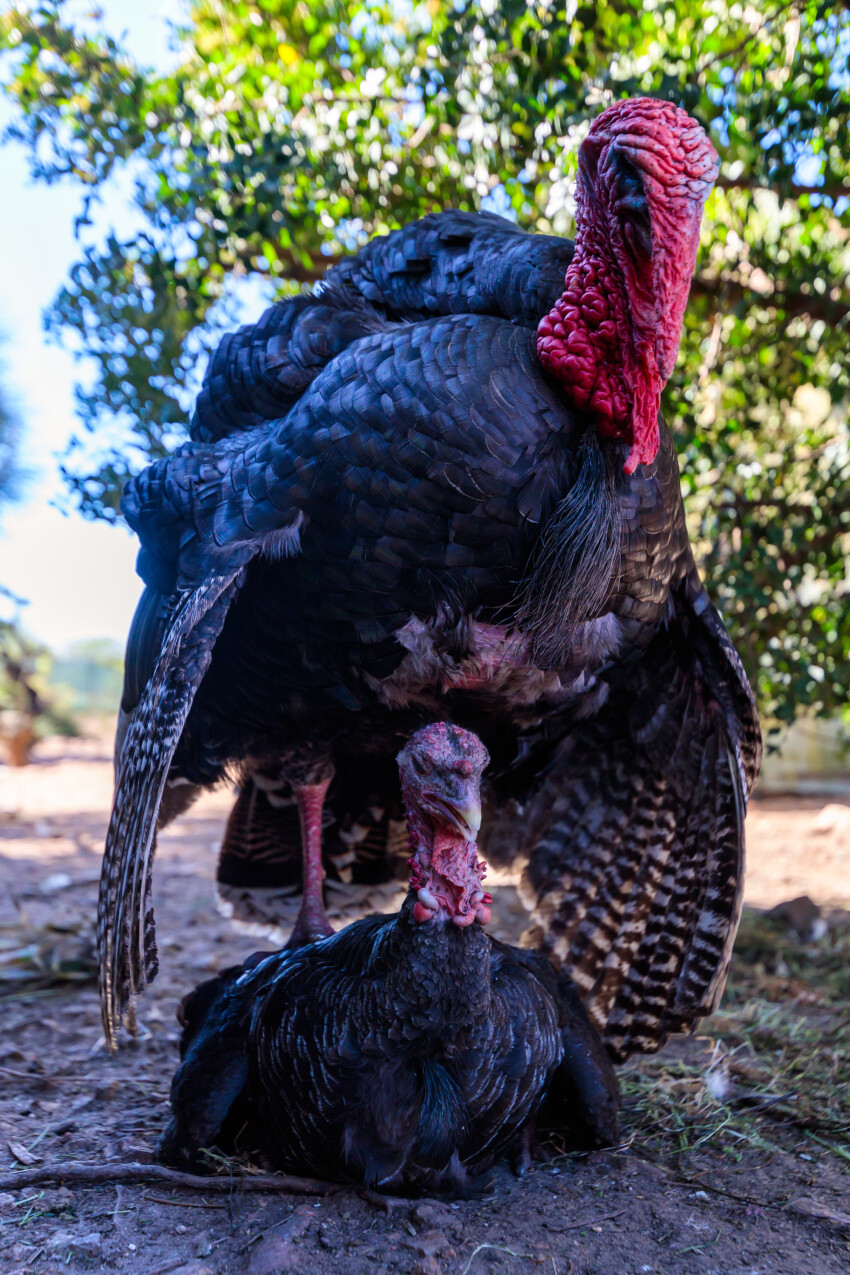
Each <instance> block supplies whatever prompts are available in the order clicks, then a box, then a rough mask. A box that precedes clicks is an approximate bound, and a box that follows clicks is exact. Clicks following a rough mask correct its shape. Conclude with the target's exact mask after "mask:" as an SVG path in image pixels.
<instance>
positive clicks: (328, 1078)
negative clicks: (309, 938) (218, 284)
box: [160, 723, 617, 1192]
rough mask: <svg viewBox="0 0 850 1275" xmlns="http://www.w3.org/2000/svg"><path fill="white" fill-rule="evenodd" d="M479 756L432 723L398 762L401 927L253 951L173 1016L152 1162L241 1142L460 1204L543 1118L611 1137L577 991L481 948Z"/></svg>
mask: <svg viewBox="0 0 850 1275" xmlns="http://www.w3.org/2000/svg"><path fill="white" fill-rule="evenodd" d="M487 761H488V757H487V753H486V750H485V749H484V747H483V746H482V744H481V741H480V740H479V739H478V738H477V737H476V736H475V735H473V734H471V733H469V732H468V731H464V730H460V729H458V728H457V727H454V726H450V725H447V724H446V723H440V724H439V725H435V726H429V727H425V728H424V729H423V730H421V731H419V732H418V733H417V734H416V735H415V736H414V737H413V739H412V740H411V741H410V742H409V744H408V745H407V746H406V747H405V748H404V749H403V751H402V752H401V754H400V756H399V767H400V771H401V784H402V790H403V794H404V802H405V805H406V808H407V814H408V827H409V833H410V852H411V858H410V888H409V890H408V894H407V897H406V899H405V902H404V905H403V907H402V909H401V911H400V912H399V913H398V914H397V915H396V916H376V917H369V918H366V919H364V920H362V921H358V922H355V924H353V925H350V926H349V927H348V928H347V929H344V930H342V931H341V932H340V933H338V934H335V935H334V936H333V937H331V938H325V939H322V940H318V941H316V942H314V943H311V944H307V945H302V946H301V947H299V948H297V949H291V948H290V949H284V951H282V952H279V953H275V954H273V955H271V956H268V955H266V956H263V955H261V954H258V955H257V956H255V957H253V958H252V959H251V960H250V961H249V962H248V963H247V964H246V966H245V967H243V968H237V969H232V970H228V971H227V972H225V973H224V974H222V975H220V976H219V977H218V978H216V979H213V980H211V981H210V982H208V983H204V984H202V986H201V987H199V988H198V989H197V990H196V991H195V992H193V993H192V994H191V995H190V996H189V997H188V998H187V1000H186V1001H185V1002H184V1005H183V1009H182V1014H183V1020H184V1022H185V1029H184V1033H183V1040H182V1045H181V1053H182V1058H183V1061H182V1063H181V1066H180V1068H179V1070H178V1072H177V1074H176V1076H175V1077H174V1082H173V1084H172V1088H171V1106H172V1117H171V1120H170V1123H169V1125H168V1127H167V1129H166V1131H165V1133H164V1134H163V1137H162V1139H161V1142H160V1156H161V1158H163V1159H165V1160H167V1161H169V1162H171V1163H176V1164H180V1165H186V1164H195V1163H197V1162H199V1161H201V1162H202V1157H201V1151H202V1150H203V1149H204V1148H209V1147H211V1146H213V1145H214V1144H216V1143H218V1142H220V1141H222V1142H224V1143H225V1144H226V1145H228V1146H231V1147H232V1143H230V1142H229V1141H228V1139H229V1138H230V1137H232V1136H233V1135H234V1134H235V1135H236V1137H237V1139H238V1140H239V1142H240V1143H241V1144H242V1145H246V1146H251V1145H256V1146H259V1148H260V1149H261V1150H262V1151H263V1152H264V1153H265V1154H266V1156H268V1158H269V1159H270V1160H271V1161H272V1162H273V1163H274V1164H275V1165H276V1166H278V1167H279V1168H282V1169H288V1170H290V1171H294V1172H298V1173H312V1174H315V1175H318V1176H320V1177H323V1178H340V1177H341V1178H343V1179H344V1180H349V1181H354V1182H358V1183H361V1184H363V1185H365V1186H374V1185H378V1184H381V1185H390V1184H395V1185H399V1184H405V1185H417V1184H418V1185H423V1186H426V1187H428V1188H429V1189H440V1188H449V1189H453V1190H458V1191H461V1192H464V1191H467V1190H468V1189H470V1187H474V1186H475V1179H476V1178H478V1177H479V1176H480V1175H481V1174H482V1173H483V1172H484V1171H485V1170H486V1169H487V1168H489V1166H490V1165H492V1164H493V1162H494V1161H495V1160H496V1159H497V1158H498V1157H499V1156H501V1155H503V1154H508V1155H511V1156H512V1158H513V1159H514V1163H515V1164H516V1165H517V1167H523V1166H524V1164H525V1163H526V1162H527V1158H528V1155H529V1153H530V1152H529V1148H530V1141H531V1135H532V1132H533V1127H534V1125H535V1122H536V1121H537V1119H538V1118H539V1119H540V1120H541V1121H542V1122H543V1123H544V1124H545V1125H546V1126H547V1127H550V1128H557V1130H558V1132H559V1133H560V1134H562V1135H563V1136H565V1137H566V1138H567V1140H569V1141H572V1142H575V1141H576V1140H577V1139H578V1140H579V1141H580V1142H581V1143H582V1144H584V1145H586V1144H587V1143H588V1142H589V1143H591V1144H593V1143H596V1142H608V1143H610V1142H612V1141H613V1140H614V1139H615V1138H616V1126H617V1081H616V1076H615V1074H614V1070H613V1067H612V1065H611V1063H610V1061H609V1060H608V1057H607V1055H606V1053H605V1050H604V1048H603V1046H602V1044H601V1041H600V1040H599V1037H598V1036H597V1034H596V1032H595V1031H594V1030H593V1028H592V1027H591V1025H590V1021H589V1019H588V1017H587V1015H586V1013H585V1011H584V1009H583V1008H582V1005H581V1001H580V1000H579V998H578V995H577V993H576V991H575V989H574V988H573V987H572V986H571V985H570V983H569V980H568V979H567V978H566V976H565V975H564V974H563V973H557V972H556V971H555V970H554V968H553V967H552V965H551V964H550V963H549V962H548V961H547V960H546V958H545V957H544V956H541V955H540V954H539V953H537V952H527V951H522V950H520V949H518V948H513V947H508V946H507V945H506V944H504V943H499V942H497V941H496V940H494V939H491V938H490V937H489V936H488V934H487V933H486V931H485V929H484V925H485V924H486V923H487V922H488V921H489V920H490V904H491V903H492V899H491V897H490V895H489V894H487V893H485V891H484V889H483V886H482V877H483V876H484V869H485V865H484V864H483V863H482V862H481V861H480V860H479V858H478V854H477V848H476V844H475V838H476V833H477V831H478V828H479V826H480V823H481V805H480V781H481V772H482V771H483V769H484V767H485V765H486V764H487Z"/></svg>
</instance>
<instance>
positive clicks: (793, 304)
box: [691, 274, 850, 328]
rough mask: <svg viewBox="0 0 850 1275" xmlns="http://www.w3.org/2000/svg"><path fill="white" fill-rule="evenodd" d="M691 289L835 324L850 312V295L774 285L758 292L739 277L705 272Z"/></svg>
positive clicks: (709, 295) (717, 297)
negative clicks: (836, 295)
mask: <svg viewBox="0 0 850 1275" xmlns="http://www.w3.org/2000/svg"><path fill="white" fill-rule="evenodd" d="M691 291H692V292H693V293H695V294H696V295H698V296H706V297H713V298H714V299H716V300H718V301H746V302H747V303H748V304H750V305H764V306H770V307H771V308H773V309H775V310H784V311H785V313H786V314H789V315H791V314H807V315H809V317H810V318H812V319H822V320H823V321H824V323H828V324H829V325H830V327H833V328H837V327H840V326H841V325H842V324H843V323H844V322H845V320H846V319H847V317H848V315H850V297H848V298H844V297H842V299H841V300H840V301H833V300H832V299H831V298H830V297H819V296H816V295H813V294H810V293H805V292H784V291H783V290H782V289H780V288H774V290H773V291H772V292H757V291H756V290H755V289H754V288H745V287H744V285H743V284H742V283H739V282H738V281H737V280H736V279H728V278H722V277H721V278H716V277H715V278H712V277H711V276H710V275H705V274H700V275H697V276H696V278H695V279H694V281H693V283H692V285H691Z"/></svg>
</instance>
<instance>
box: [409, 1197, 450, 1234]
mask: <svg viewBox="0 0 850 1275" xmlns="http://www.w3.org/2000/svg"><path fill="white" fill-rule="evenodd" d="M410 1216H411V1217H412V1218H413V1221H414V1222H418V1223H419V1225H420V1226H425V1227H437V1228H439V1227H441V1226H447V1225H449V1224H450V1223H452V1222H456V1221H457V1218H456V1216H455V1215H454V1214H453V1213H452V1212H451V1210H450V1209H448V1208H446V1207H444V1206H441V1205H438V1204H432V1203H430V1202H428V1201H426V1202H422V1203H419V1204H414V1206H413V1208H412V1209H411V1210H410Z"/></svg>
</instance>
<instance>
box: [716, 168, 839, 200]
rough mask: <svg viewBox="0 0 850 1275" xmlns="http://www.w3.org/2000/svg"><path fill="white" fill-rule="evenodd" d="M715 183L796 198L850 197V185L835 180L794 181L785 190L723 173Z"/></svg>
mask: <svg viewBox="0 0 850 1275" xmlns="http://www.w3.org/2000/svg"><path fill="white" fill-rule="evenodd" d="M715 185H716V186H719V187H720V189H721V190H770V191H773V193H774V194H775V195H780V196H782V197H784V198H786V199H796V198H797V196H798V195H823V196H825V197H826V198H828V199H840V198H841V197H842V196H844V197H845V198H847V199H850V185H848V184H847V183H845V182H835V183H833V184H831V185H829V186H806V185H803V184H801V183H798V182H795V181H792V182H791V184H790V185H789V187H788V188H787V190H783V189H782V187H781V186H779V185H778V184H774V183H771V182H760V181H757V180H756V179H755V178H754V177H745V176H743V174H742V175H741V176H740V177H724V176H723V174H722V173H721V175H720V176H719V177H718V179H717V181H716V182H715Z"/></svg>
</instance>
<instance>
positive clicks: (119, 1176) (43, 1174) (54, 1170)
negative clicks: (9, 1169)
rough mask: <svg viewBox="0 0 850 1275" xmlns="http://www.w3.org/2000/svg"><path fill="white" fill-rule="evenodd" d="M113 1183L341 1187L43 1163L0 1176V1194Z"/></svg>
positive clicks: (316, 1191)
mask: <svg viewBox="0 0 850 1275" xmlns="http://www.w3.org/2000/svg"><path fill="white" fill-rule="evenodd" d="M116 1182H165V1183H167V1184H168V1185H169V1186H174V1187H182V1188H183V1189H184V1190H187V1191H234V1190H238V1191H292V1192H294V1193H296V1194H298V1195H331V1194H334V1193H336V1192H338V1191H343V1190H344V1189H345V1188H344V1187H342V1186H340V1185H339V1184H338V1183H336V1182H321V1181H319V1180H318V1179H317V1178H298V1177H291V1176H290V1175H288V1174H285V1173H257V1174H251V1175H248V1174H244V1175H240V1176H239V1177H226V1178H225V1177H208V1178H207V1177H202V1176H201V1175H200V1174H194V1173H181V1172H180V1170H179V1169H169V1168H166V1166H165V1165H163V1164H73V1163H72V1164H46V1165H44V1166H43V1167H42V1168H40V1169H21V1170H20V1171H19V1172H17V1173H6V1174H4V1175H3V1176H0V1191H9V1190H15V1189H17V1188H19V1187H31V1186H41V1185H42V1183H56V1184H57V1185H60V1184H62V1185H65V1186H100V1185H104V1184H113V1185H114V1184H115V1183H116Z"/></svg>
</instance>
